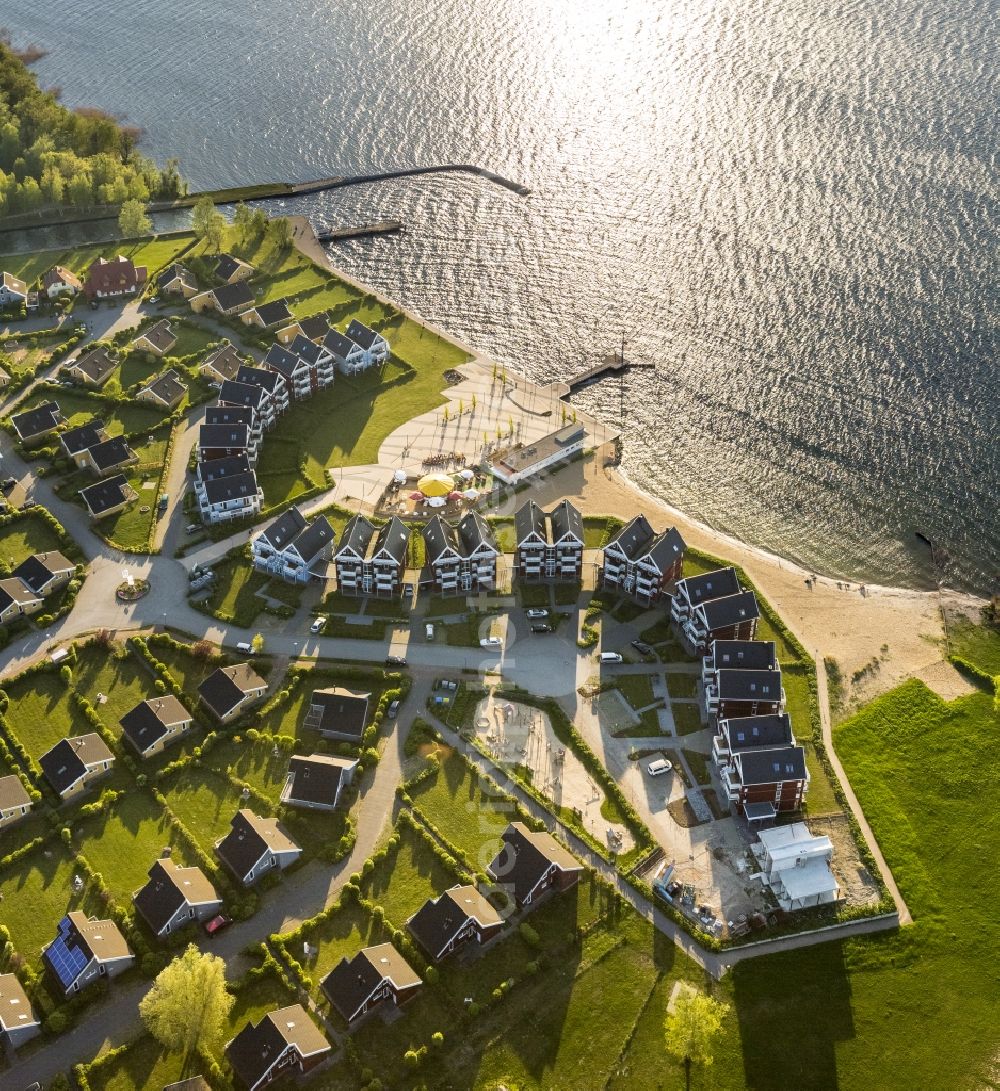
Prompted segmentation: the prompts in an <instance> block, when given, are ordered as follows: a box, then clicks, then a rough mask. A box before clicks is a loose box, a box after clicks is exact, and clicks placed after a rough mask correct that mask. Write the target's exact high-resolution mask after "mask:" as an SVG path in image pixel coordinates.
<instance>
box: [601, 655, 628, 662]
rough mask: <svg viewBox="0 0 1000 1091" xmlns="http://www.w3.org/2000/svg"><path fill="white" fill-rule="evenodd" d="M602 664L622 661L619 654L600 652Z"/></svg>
mask: <svg viewBox="0 0 1000 1091" xmlns="http://www.w3.org/2000/svg"><path fill="white" fill-rule="evenodd" d="M601 662H602V663H622V662H624V660H623V659H622V657H621V654H620V653H619V652H601Z"/></svg>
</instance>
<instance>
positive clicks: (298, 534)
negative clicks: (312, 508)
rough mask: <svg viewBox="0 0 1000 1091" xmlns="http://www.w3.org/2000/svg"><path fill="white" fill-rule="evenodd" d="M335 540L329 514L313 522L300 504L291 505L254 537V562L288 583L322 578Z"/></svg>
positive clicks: (251, 545)
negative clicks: (304, 513)
mask: <svg viewBox="0 0 1000 1091" xmlns="http://www.w3.org/2000/svg"><path fill="white" fill-rule="evenodd" d="M333 543H334V531H333V527H332V526H330V523H329V520H328V519H327V518H326V516H325V515H317V516H316V518H315V519H313V521H312V522H311V523H310V522H308V521H307V519H306V517H305V516H304V515H303V514H302V512H300V511H299V509H298V508H289V509H288V510H287V511H285V512H283V513H282V514H281V515H279V516H278V518H277V519H275V521H274V522H273V523H271V524H270V525H269V526H267V527H265V528H264V529H263V530H262V531H260V532H259V533H258V534H256V535H255V536H254V537H253V538H252V539H251V542H250V548H251V551H252V554H253V566H254V568H256V569H257V571H258V572H266V573H267V574H268V575H270V576H276V577H278V578H279V579H282V580H285V581H286V582H288V583H308V582H309V581H310V580H311V579H322V578H324V577H325V575H326V571H325V570H326V563H325V562H327V561H329V560H330V556H331V554H332V553H333ZM321 569H322V571H321Z"/></svg>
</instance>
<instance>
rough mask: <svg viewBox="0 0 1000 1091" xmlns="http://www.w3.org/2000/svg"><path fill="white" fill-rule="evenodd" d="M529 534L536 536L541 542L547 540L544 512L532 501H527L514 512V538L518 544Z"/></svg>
mask: <svg viewBox="0 0 1000 1091" xmlns="http://www.w3.org/2000/svg"><path fill="white" fill-rule="evenodd" d="M529 534H537V535H538V536H539V538H541V539H542V541H543V542H545V541H547V540H548V539H547V537H546V533H545V512H544V511H542V509H541V508H540V507H539V506H538V505H537V504H536V503H535V501H534V500H528V501H527V502H526V503H524V504H522V505H521V506H520V507H519V508H518V509H517V511H516V512H514V536H515V537H516V538H517V540H518V542H523V541H524V540H525V538H527V537H528V535H529Z"/></svg>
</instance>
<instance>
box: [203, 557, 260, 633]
mask: <svg viewBox="0 0 1000 1091" xmlns="http://www.w3.org/2000/svg"><path fill="white" fill-rule="evenodd" d="M212 571H213V572H214V573H215V590H214V591H213V592H212V594H211V595H210V596H209V597H208V598H207V599H206V600H205V602H204V604H203V609H205V610H207V611H208V613H210V614H212V615H213V616H214V617H217V618H219V620H221V621H231V622H233V623H234V624H236V625H239V626H241V627H243V628H247V627H249V626H251V625H253V623H254V621H255V620H256V617H257V615H258V614H259V613H260V612H261V610H263V609H264V600H263V599H262V598H260V597H259V596H258V595H257V592H258V591H262V590H263V589H264V588H265V587H266V586H267V585H268V583H269V582H270V577H268V576H266V575H265V574H264V573H263V572H256V571H254V569H253V567H252V566H251V565H250V564H249V563H248V562H246V561H244V560H241V559H237V560H226V561H219V562H218V563H216V564H213V565H212Z"/></svg>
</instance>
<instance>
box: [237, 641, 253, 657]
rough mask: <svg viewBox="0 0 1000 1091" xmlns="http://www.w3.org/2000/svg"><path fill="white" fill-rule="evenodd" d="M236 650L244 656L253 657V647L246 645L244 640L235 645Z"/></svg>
mask: <svg viewBox="0 0 1000 1091" xmlns="http://www.w3.org/2000/svg"><path fill="white" fill-rule="evenodd" d="M236 650H237V651H238V652H242V653H243V654H244V655H253V645H252V644H248V643H247V642H246V641H245V640H241V641H240V642H239V644H237V645H236Z"/></svg>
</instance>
